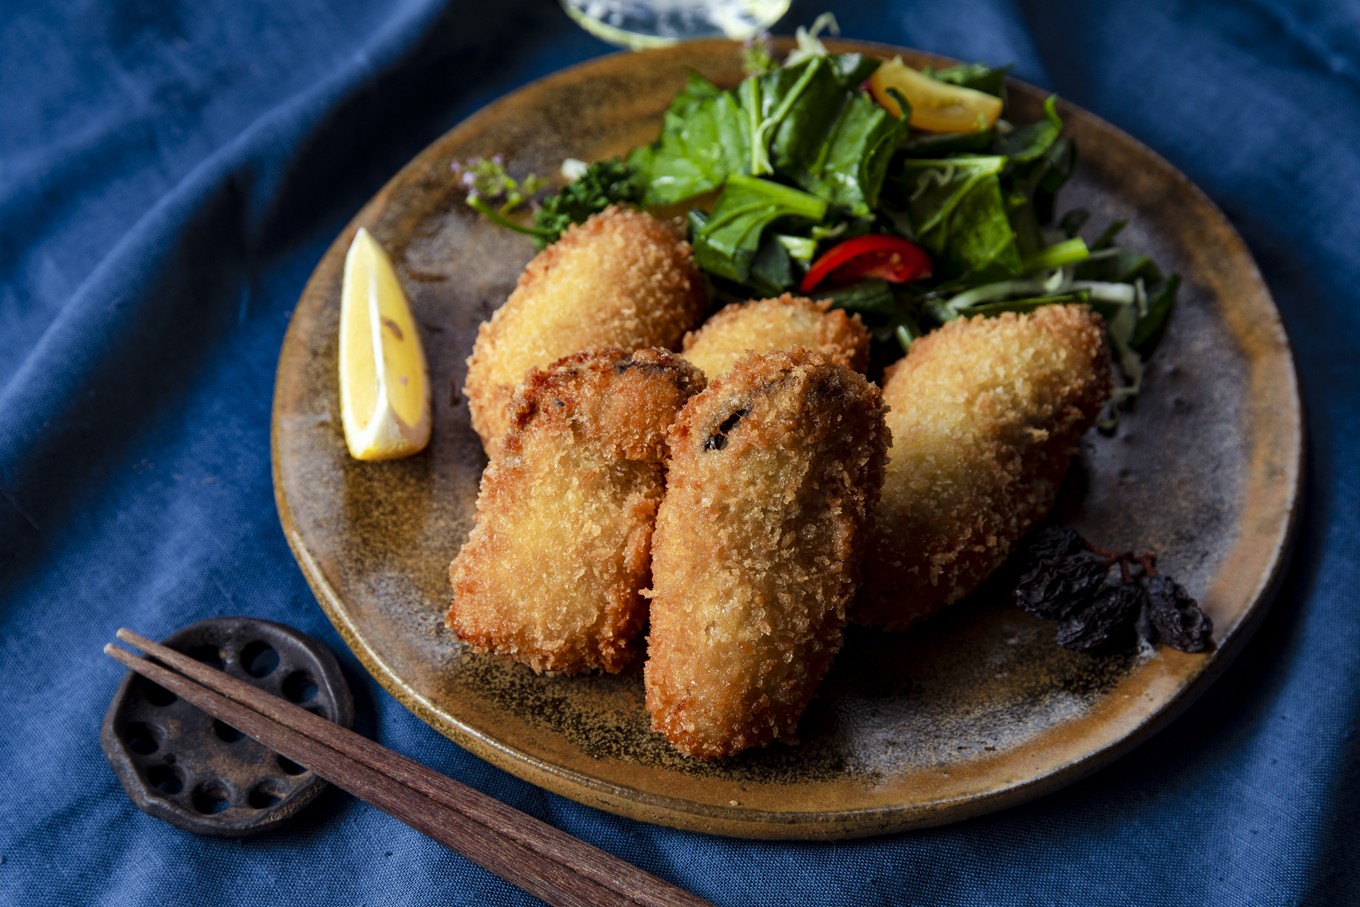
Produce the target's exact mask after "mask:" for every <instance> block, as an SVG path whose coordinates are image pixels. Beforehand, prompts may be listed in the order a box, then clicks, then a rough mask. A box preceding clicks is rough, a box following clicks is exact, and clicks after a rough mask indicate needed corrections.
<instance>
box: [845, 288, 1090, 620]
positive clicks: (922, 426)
mask: <svg viewBox="0 0 1360 907" xmlns="http://www.w3.org/2000/svg"><path fill="white" fill-rule="evenodd" d="M1108 358H1109V357H1108V354H1107V351H1106V348H1105V339H1104V330H1103V327H1102V323H1101V320H1100V317H1099V316H1098V315H1096V314H1095V313H1094V312H1092V311H1090V310H1089V309H1088V308H1086V307H1085V306H1064V305H1048V306H1043V307H1041V308H1039V309H1037V310H1035V311H1034V312H1033V313H1030V314H1024V315H1017V314H1015V313H1006V314H1004V315H1001V316H999V317H995V318H984V317H981V316H978V317H975V318H971V319H959V320H957V321H953V322H950V323H949V324H946V325H945V326H944V327H942V328H940V329H939V330H937V331H935V332H934V333H931V334H928V335H926V336H925V337H923V338H921V339H919V340H917V341H915V342H914V343H913V344H912V345H911V351H910V352H909V353H908V355H907V356H906V358H905V359H903V360H902V361H900V362H899V363H898V364H897V365H895V366H893V368H892V369H890V370H889V372H888V374H887V380H886V382H885V383H884V386H883V397H884V399H885V400H886V401H887V403H888V405H889V407H890V408H891V412H890V414H889V416H888V427H889V428H890V429H891V431H892V448H891V450H890V451H889V462H888V470H887V478H886V480H885V481H884V485H883V497H882V500H881V501H880V503H879V506H878V510H877V511H876V512H875V514H874V523H875V525H874V532H873V539H872V541H871V543H870V545H869V550H868V552H867V553H866V554H865V561H864V586H863V588H862V589H861V591H860V596H859V600H858V601H857V603H856V607H855V609H854V611H853V612H852V615H851V617H852V619H853V620H855V621H856V622H862V623H871V624H878V625H881V626H884V627H886V628H888V629H894V630H901V629H905V628H907V627H909V626H911V625H912V624H914V623H916V622H917V621H919V620H922V619H923V618H926V617H929V616H930V615H932V614H934V613H936V612H937V611H939V610H940V609H941V608H943V607H944V606H946V605H948V604H951V603H953V602H955V601H957V600H959V599H960V598H962V597H963V596H965V595H967V594H968V593H969V592H971V591H972V590H973V589H975V588H976V587H977V586H978V585H979V584H981V583H982V581H983V580H985V579H986V578H987V576H988V575H989V574H991V573H992V571H993V570H995V569H996V568H997V567H999V566H1000V565H1001V563H1002V562H1003V561H1004V560H1005V559H1006V557H1007V556H1008V555H1009V554H1010V553H1011V549H1012V548H1013V546H1014V545H1015V543H1016V542H1017V541H1019V539H1020V538H1021V537H1022V536H1023V535H1024V534H1025V533H1026V532H1028V531H1029V530H1030V529H1031V528H1032V527H1033V526H1034V525H1035V524H1036V523H1038V522H1039V521H1040V520H1041V519H1042V518H1043V517H1044V515H1045V514H1047V513H1048V511H1049V510H1050V509H1051V508H1052V507H1053V504H1054V502H1055V500H1056V498H1057V494H1058V488H1059V486H1060V485H1061V483H1062V480H1063V476H1064V475H1065V474H1066V472H1067V467H1068V463H1069V461H1070V459H1071V456H1072V453H1073V451H1074V449H1075V448H1076V444H1077V441H1078V440H1079V439H1080V438H1081V436H1082V435H1083V434H1085V433H1086V432H1087V430H1089V429H1090V428H1091V426H1092V424H1093V423H1094V422H1095V419H1096V417H1097V416H1098V415H1099V413H1100V409H1101V407H1102V406H1104V404H1105V402H1106V401H1107V400H1108V399H1109V396H1110V392H1111V388H1110V373H1109V362H1108Z"/></svg>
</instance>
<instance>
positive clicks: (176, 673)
mask: <svg viewBox="0 0 1360 907" xmlns="http://www.w3.org/2000/svg"><path fill="white" fill-rule="evenodd" d="M117 637H118V639H119V640H120V641H122V642H124V643H126V644H127V645H129V646H132V647H134V648H136V649H140V650H141V651H142V652H145V653H146V654H145V655H144V656H138V655H134V654H133V653H132V652H129V651H128V650H127V649H122V648H119V647H118V646H115V645H113V644H111V643H110V644H109V645H106V646H104V653H105V654H106V655H108V656H109V657H110V658H112V659H114V660H115V661H118V662H121V663H122V664H123V665H124V666H125V667H127V668H130V669H132V670H133V671H135V672H136V673H137V674H138V675H140V676H142V677H145V678H147V679H149V680H151V681H154V682H155V683H156V684H157V685H159V686H161V687H163V688H164V689H165V690H167V691H169V692H171V693H174V694H175V695H177V696H179V697H180V698H183V699H184V700H185V701H187V702H189V703H190V704H192V705H194V706H196V707H198V708H199V709H201V710H203V711H204V712H206V713H208V714H210V715H214V716H216V717H217V718H219V719H222V720H224V721H228V722H230V723H231V724H233V725H235V726H237V727H239V728H240V729H241V730H242V731H243V732H245V733H246V734H248V735H249V736H250V737H253V738H254V739H256V740H258V741H259V742H260V743H262V744H264V745H266V746H268V747H270V748H271V749H273V750H274V751H276V752H278V753H280V754H282V755H284V756H287V757H288V758H290V759H294V760H296V761H297V763H298V764H299V765H306V766H309V767H311V768H312V769H313V770H314V771H315V772H316V773H317V774H318V775H320V776H322V777H323V778H326V779H327V780H328V781H330V782H331V783H332V784H335V785H336V786H337V787H340V788H342V789H343V790H346V791H348V792H349V793H351V794H353V795H354V796H356V797H358V798H360V799H361V800H363V801H364V802H366V803H369V804H370V805H372V806H376V807H377V808H378V809H381V810H383V811H384V812H386V813H387V814H389V815H391V816H392V817H394V818H396V819H399V820H401V821H402V822H404V823H406V824H407V825H409V826H410V827H411V828H414V829H415V830H416V831H419V832H422V833H424V834H426V835H428V836H429V837H431V838H434V839H435V840H436V841H439V842H440V843H441V844H444V845H446V846H448V847H449V848H451V849H453V850H455V851H457V852H458V853H460V854H462V855H463V856H465V857H467V858H468V859H469V860H471V861H473V862H474V863H477V864H478V865H480V866H482V867H483V868H485V869H487V870H489V871H491V872H493V873H495V874H496V875H499V876H500V877H501V878H503V879H505V880H506V881H508V882H510V883H512V884H514V885H518V886H519V887H520V888H522V889H524V890H525V891H527V892H529V893H530V894H532V895H535V896H536V897H538V898H540V899H541V900H543V901H546V902H547V903H548V904H550V905H552V907H701V905H706V904H708V902H707V901H705V900H703V899H701V898H698V897H695V896H694V895H692V894H690V893H689V892H687V891H685V890H684V889H682V888H678V887H676V886H675V885H672V884H671V883H669V882H667V881H665V880H663V879H659V878H657V877H656V876H654V875H651V874H650V873H647V872H645V871H644V870H642V869H639V868H638V867H636V866H633V865H632V864H630V863H628V862H626V861H624V860H620V859H619V858H618V857H615V856H613V855H612V854H609V853H606V852H605V851H603V850H600V849H599V848H596V847H593V846H592V845H590V844H587V843H586V842H585V841H582V840H581V839H579V838H574V837H572V836H571V835H569V834H567V833H566V832H563V831H561V830H559V829H557V828H555V827H553V826H551V825H549V824H547V823H546V822H543V821H541V820H539V819H535V818H534V817H532V816H529V815H526V814H525V813H522V812H519V811H518V810H515V809H512V808H511V807H509V806H506V805H505V804H504V803H501V802H500V801H498V800H496V799H494V798H492V797H488V796H487V795H486V794H483V793H481V792H480V791H478V790H475V789H474V788H471V787H468V786H467V785H465V784H462V783H460V782H458V781H455V780H454V779H452V778H450V777H448V776H447V775H441V774H439V773H438V772H436V771H434V770H433V769H430V768H428V767H426V766H424V765H421V764H420V763H419V762H416V761H414V760H412V759H409V758H407V757H406V756H403V755H401V754H400V753H397V752H395V751H393V750H389V749H387V748H386V747H384V746H382V745H380V744H378V743H377V742H375V741H373V740H370V739H368V738H367V737H363V736H361V735H359V734H356V733H354V732H353V731H350V730H346V729H345V728H343V727H340V726H339V725H336V724H333V723H332V722H330V721H327V720H325V719H324V718H322V717H320V716H319V715H316V714H315V713H313V712H309V711H307V710H306V709H302V708H299V707H298V706H297V705H295V704H293V703H291V702H289V701H288V700H287V699H284V698H281V697H279V696H276V695H274V694H272V693H269V692H266V691H264V690H262V689H260V688H259V687H256V686H253V685H251V684H249V683H245V682H244V681H242V680H241V679H240V678H237V677H233V676H231V675H230V674H228V673H226V672H223V671H219V670H215V669H214V668H211V667H209V666H207V665H206V664H204V663H203V662H200V661H196V660H194V659H193V658H190V657H189V656H187V655H185V654H183V653H181V652H179V651H177V650H175V649H171V648H168V647H166V646H163V645H160V644H159V643H155V642H152V641H151V640H149V639H146V638H145V637H142V636H138V635H137V634H136V633H133V632H132V631H131V630H127V629H120V630H119V631H118V633H117ZM709 907H711V905H709Z"/></svg>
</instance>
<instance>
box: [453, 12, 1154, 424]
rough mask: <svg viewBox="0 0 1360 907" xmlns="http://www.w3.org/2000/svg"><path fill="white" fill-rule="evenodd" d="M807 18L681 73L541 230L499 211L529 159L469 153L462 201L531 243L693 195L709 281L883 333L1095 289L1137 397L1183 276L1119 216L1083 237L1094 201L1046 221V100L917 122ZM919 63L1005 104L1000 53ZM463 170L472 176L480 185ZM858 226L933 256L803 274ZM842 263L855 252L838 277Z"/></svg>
mask: <svg viewBox="0 0 1360 907" xmlns="http://www.w3.org/2000/svg"><path fill="white" fill-rule="evenodd" d="M822 25H823V26H824V25H825V23H822ZM817 30H818V29H817V28H814V30H813V32H812V33H801V34H800V35H799V47H798V49H797V50H795V51H794V53H792V54H790V55H789V57H788V58H787V59H786V60H785V61H784V63H783V64H782V65H780V64H779V63H778V62H777V61H776V59H775V58H774V56H773V55H772V54H771V53H770V52H769V50H768V47H767V46H764V45H760V44H756V45H752V46H751V47H748V49H747V52H746V56H745V59H746V63H747V66H748V72H749V74H748V76H747V77H746V78H745V79H743V80H742V81H741V82H740V83H739V84H738V85H737V86H736V87H734V88H731V89H723V88H720V87H719V86H717V85H715V84H713V83H712V82H710V81H708V80H707V79H705V78H703V77H702V76H700V75H698V74H695V73H692V74H691V75H690V77H689V79H688V82H687V83H686V85H685V86H684V88H683V89H682V90H681V91H680V92H679V94H677V95H676V96H675V98H674V99H673V101H672V103H671V105H670V107H669V109H668V110H667V111H666V113H665V116H664V118H663V121H662V127H661V131H660V134H659V135H658V137H657V138H656V140H655V141H654V142H652V143H651V144H649V145H645V146H642V147H639V148H636V149H634V150H633V151H632V152H631V153H630V154H629V155H628V156H627V158H626V160H610V161H602V162H598V163H596V164H592V165H591V166H590V167H588V168H585V170H584V173H583V175H581V176H580V177H579V178H578V179H575V180H573V181H572V182H570V183H568V184H567V185H566V186H565V187H564V188H563V189H561V190H559V191H558V192H557V193H555V194H552V195H549V196H547V198H546V199H545V200H544V201H543V202H542V203H541V206H540V207H539V208H538V209H537V211H536V212H535V215H534V226H533V227H526V226H522V225H518V224H516V223H515V222H514V221H513V220H512V219H511V218H510V217H509V216H508V215H509V214H510V213H511V211H513V210H515V209H516V208H517V207H521V206H523V205H524V204H526V203H528V202H527V200H528V199H529V198H530V197H531V196H532V195H533V194H534V193H535V192H536V191H538V189H539V188H540V184H541V181H537V180H536V178H534V177H533V176H530V177H528V178H526V179H525V180H523V181H522V182H520V183H516V182H515V181H514V180H512V179H510V178H509V177H508V176H506V175H505V173H504V170H503V168H500V172H499V173H495V172H490V171H494V170H496V169H497V168H495V167H490V168H488V167H486V166H484V163H485V162H475V163H477V164H479V165H483V166H482V170H481V171H477V170H476V169H475V167H474V168H473V170H468V169H467V168H466V167H465V168H464V170H463V173H464V174H465V175H464V177H463V178H464V182H465V183H467V184H469V186H470V187H471V188H473V193H472V195H471V197H470V199H469V203H470V204H473V205H474V207H477V208H478V210H479V211H482V212H483V213H485V214H487V216H489V217H492V218H493V219H495V220H497V221H498V222H502V223H506V224H507V225H510V226H512V227H514V228H515V229H519V230H522V231H525V232H529V233H531V234H533V235H534V236H535V239H536V241H537V242H538V244H539V246H540V248H541V247H542V246H544V245H546V244H547V243H549V242H552V241H553V240H555V239H556V238H557V236H558V235H560V234H561V232H562V230H563V229H565V228H566V227H567V226H568V225H569V224H570V223H577V222H580V221H583V220H584V219H585V218H586V217H588V216H589V215H590V214H592V213H594V212H595V211H599V210H602V209H603V208H605V207H606V206H608V205H610V204H613V203H617V202H628V203H635V204H640V205H642V206H644V207H671V206H677V205H688V206H689V207H690V213H689V217H688V220H689V229H690V240H691V243H692V245H693V248H694V254H695V260H696V262H697V263H698V265H699V266H700V267H701V268H702V269H703V270H704V271H705V272H706V273H707V274H708V276H709V277H710V279H711V280H712V282H713V284H714V287H715V289H716V290H717V291H718V295H719V298H723V297H728V298H736V299H747V298H751V297H752V296H753V295H762V296H769V295H777V294H779V293H782V292H786V291H795V292H798V291H801V292H803V293H804V294H806V295H817V296H823V297H826V298H830V299H832V300H833V301H834V304H835V305H837V306H839V307H841V308H845V309H847V310H852V311H855V312H858V313H859V314H860V316H861V318H862V319H863V321H864V322H865V324H866V326H868V327H870V328H871V330H872V332H873V334H874V336H875V338H876V340H877V341H879V343H880V345H881V344H883V343H888V344H894V345H896V344H900V346H901V347H902V348H905V347H906V346H907V345H908V344H910V342H911V341H912V339H913V338H915V337H918V336H920V335H921V334H922V333H923V332H926V331H929V330H931V329H933V328H935V327H938V326H939V325H941V324H943V323H945V322H947V321H950V320H952V319H955V318H958V317H960V316H969V315H990V314H996V313H999V312H1003V311H1026V310H1031V309H1033V308H1036V307H1038V306H1041V305H1049V304H1052V303H1063V302H1084V303H1088V304H1090V305H1092V306H1093V307H1094V308H1096V309H1097V310H1098V311H1100V313H1101V314H1102V315H1103V316H1104V318H1105V322H1106V325H1107V328H1108V330H1109V335H1110V339H1111V344H1112V347H1113V349H1114V351H1115V355H1116V359H1117V361H1118V363H1119V366H1120V368H1121V370H1122V371H1123V373H1124V377H1125V379H1126V386H1125V387H1124V388H1122V389H1121V391H1120V392H1119V394H1118V395H1117V396H1119V397H1123V398H1126V397H1129V396H1132V395H1135V394H1136V393H1137V392H1138V386H1139V383H1140V380H1141V376H1142V356H1143V355H1145V354H1146V353H1147V352H1148V351H1149V350H1150V348H1151V346H1152V345H1153V344H1154V343H1155V342H1156V340H1157V339H1158V336H1159V334H1160V333H1161V331H1162V328H1163V326H1164V325H1165V323H1166V320H1167V317H1168V314H1169V312H1170V310H1171V308H1172V306H1173V304H1174V299H1175V295H1176V290H1177V287H1178V284H1179V278H1178V276H1177V275H1174V274H1172V275H1170V276H1164V275H1163V274H1162V273H1161V272H1160V271H1159V270H1158V268H1157V266H1156V265H1155V264H1154V263H1153V262H1152V261H1151V260H1150V259H1148V258H1147V257H1146V256H1143V255H1140V254H1138V253H1135V252H1132V251H1129V250H1127V249H1122V248H1120V247H1118V246H1116V245H1115V239H1116V238H1117V236H1118V233H1119V231H1120V229H1121V228H1122V227H1123V224H1122V223H1115V224H1112V225H1111V226H1110V227H1109V228H1107V229H1106V230H1105V231H1104V232H1103V233H1101V234H1099V235H1098V236H1097V237H1096V238H1094V239H1092V240H1091V241H1089V242H1088V241H1086V240H1085V239H1083V238H1082V236H1081V233H1080V231H1081V230H1082V228H1083V227H1084V226H1085V225H1086V221H1087V220H1088V219H1089V217H1088V215H1087V213H1086V212H1084V211H1079V210H1078V211H1071V212H1067V213H1066V214H1065V215H1064V216H1062V217H1061V219H1058V220H1057V221H1056V223H1055V210H1056V205H1055V202H1056V196H1057V194H1058V191H1059V190H1060V189H1061V187H1062V186H1063V184H1064V183H1065V182H1066V181H1067V179H1068V178H1069V177H1070V176H1071V174H1072V170H1073V166H1074V163H1075V159H1076V152H1075V149H1074V147H1073V145H1072V142H1071V141H1070V139H1068V138H1067V137H1066V136H1065V135H1064V133H1063V123H1062V119H1061V117H1060V115H1059V113H1058V110H1057V103H1056V99H1054V98H1052V97H1050V98H1049V99H1048V100H1047V102H1046V103H1045V104H1044V109H1043V116H1042V118H1041V119H1039V120H1038V121H1037V122H1033V123H1028V124H1024V125H1016V124H1012V123H1010V122H1008V121H1007V120H1006V119H1005V108H1004V107H1003V108H1002V118H1001V119H999V120H997V121H996V122H995V124H994V125H992V126H991V127H990V128H985V129H979V130H978V131H972V132H966V133H938V134H930V133H923V132H921V131H919V130H913V129H912V128H911V127H910V125H909V123H910V104H909V99H908V98H905V97H903V96H902V95H901V93H900V92H897V91H895V90H894V89H892V88H889V89H888V91H889V92H890V93H891V98H892V101H894V102H895V103H896V104H897V105H898V106H899V107H900V108H901V110H902V111H903V112H904V115H903V116H902V117H901V118H899V117H898V116H897V115H896V114H895V113H894V112H890V111H889V110H888V109H887V108H885V107H884V106H882V105H881V104H880V103H878V102H877V101H876V100H875V99H874V98H873V97H871V96H870V94H869V93H868V92H866V91H865V90H864V86H865V83H866V80H868V79H870V77H871V76H872V75H873V74H874V72H875V70H876V69H877V68H878V67H879V66H880V64H881V62H882V61H880V60H878V59H876V58H873V57H869V56H865V55H862V54H854V53H848V54H832V53H828V52H826V50H825V48H823V47H822V46H821V42H820V41H818V40H817V37H816V31H817ZM885 72H886V71H885ZM926 75H928V76H930V77H931V78H933V79H935V80H937V81H939V82H944V83H948V84H950V85H958V86H963V87H966V88H971V89H974V90H976V91H981V92H985V93H987V94H990V95H993V96H995V97H998V98H1000V99H1001V100H1002V102H1003V104H1004V101H1005V76H1006V72H1005V70H1004V69H995V68H991V67H987V66H982V65H980V64H970V65H964V66H956V67H951V68H948V69H940V70H935V71H933V72H927V73H926ZM880 100H882V96H881V95H880ZM469 172H475V173H478V174H479V176H478V178H477V181H475V182H476V185H475V186H473V185H472V184H471V183H469V179H470V177H469V176H467V175H466V174H467V173H469ZM497 203H499V204H498V205H497ZM869 235H879V236H883V235H886V236H891V237H895V238H896V239H895V240H894V241H897V242H900V241H903V240H905V241H908V242H909V243H914V244H916V245H917V246H919V247H921V248H922V249H924V250H925V252H926V253H927V254H928V256H929V261H930V267H929V269H928V270H927V271H926V272H925V273H924V274H921V273H914V274H912V275H910V276H909V277H894V276H892V275H891V274H885V273H884V272H883V271H882V270H881V269H879V270H875V269H873V268H867V269H860V271H861V272H862V273H861V274H860V276H861V278H862V279H852V280H840V281H839V282H831V285H830V286H826V285H821V286H815V287H813V286H808V275H809V270H810V268H811V266H812V264H813V263H814V261H815V260H816V259H818V258H819V257H820V256H821V255H823V254H824V253H826V251H827V250H828V249H832V248H834V247H835V246H837V245H838V244H840V243H846V242H853V241H854V240H855V239H856V238H858V237H865V236H869ZM842 251H845V250H842ZM823 271H824V269H823ZM822 273H823V272H822V271H819V273H818V275H817V277H818V280H820V279H821V276H820V275H821V274H822ZM846 273H851V274H852V276H854V273H855V269H853V268H852V269H850V270H849V272H847V271H839V272H832V276H833V277H834V276H836V275H837V274H839V275H841V276H843V275H844V274H846ZM885 276H886V277H887V279H884V277H885ZM899 354H900V351H899Z"/></svg>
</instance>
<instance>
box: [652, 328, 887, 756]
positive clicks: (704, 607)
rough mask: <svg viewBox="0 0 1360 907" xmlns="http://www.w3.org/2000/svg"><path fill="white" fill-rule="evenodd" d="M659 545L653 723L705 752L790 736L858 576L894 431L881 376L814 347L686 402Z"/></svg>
mask: <svg viewBox="0 0 1360 907" xmlns="http://www.w3.org/2000/svg"><path fill="white" fill-rule="evenodd" d="M669 437H670V445H671V459H670V463H669V466H668V468H667V477H666V496H665V497H664V498H663V499H662V502H661V508H660V510H659V511H658V513H657V519H656V532H655V535H654V537H653V546H652V606H651V630H650V634H649V637H648V648H647V663H646V668H645V673H644V677H645V686H646V705H647V711H648V712H649V713H650V715H651V721H652V729H653V730H655V731H659V732H661V733H662V734H664V735H665V736H666V739H667V740H669V741H670V743H671V744H672V745H674V746H675V747H676V748H677V749H678V750H680V751H681V752H682V753H685V754H687V755H689V756H693V757H697V758H700V759H711V758H717V757H721V756H728V755H732V754H734V753H737V752H740V751H742V750H744V749H747V748H749V747H754V746H762V745H764V744H767V743H770V742H771V741H774V740H785V741H789V740H792V739H793V738H794V736H795V732H796V730H797V726H798V721H799V718H800V717H801V716H802V714H803V711H804V709H805V708H806V707H807V704H808V702H809V701H810V700H811V699H812V697H813V694H814V693H815V692H816V690H817V687H818V685H819V684H820V683H821V680H822V677H823V675H825V673H826V670H827V668H828V667H829V666H830V664H831V660H832V657H833V656H834V655H835V653H836V651H837V650H838V649H839V648H840V646H841V640H842V631H843V629H844V625H845V620H846V609H847V606H848V605H849V604H850V601H851V599H852V597H853V595H854V591H855V586H856V583H857V581H858V579H859V562H860V557H861V554H862V552H863V550H864V545H865V543H866V541H867V538H866V535H867V523H868V520H869V516H870V513H871V512H872V511H873V508H874V505H875V503H876V502H877V500H878V492H879V486H880V484H881V483H882V479H883V462H884V454H885V451H886V449H887V445H888V433H887V427H886V425H885V423H884V407H883V402H882V398H881V394H880V392H879V390H878V388H877V387H876V386H874V385H872V384H870V383H869V382H868V381H866V380H865V379H864V377H863V376H862V375H860V374H859V373H857V372H855V371H852V370H851V369H848V368H846V367H845V366H842V365H837V364H835V363H833V362H831V361H830V360H829V359H827V358H826V357H825V356H823V355H821V354H819V353H813V352H809V351H807V350H795V351H793V352H774V353H766V354H762V355H753V356H750V357H748V358H746V359H743V360H742V361H741V362H740V363H738V364H737V366H736V368H735V369H733V370H732V371H731V372H729V373H728V374H727V375H726V376H724V377H721V378H717V379H715V380H714V381H713V382H712V383H710V384H709V386H708V389H707V390H706V391H704V392H703V393H702V394H699V395H698V396H696V397H694V398H693V399H692V400H691V401H690V402H689V403H688V404H686V406H685V408H684V409H683V410H682V411H681V413H680V417H679V419H678V420H677V421H676V423H675V425H674V426H673V427H672V428H671V431H670V436H669Z"/></svg>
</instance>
